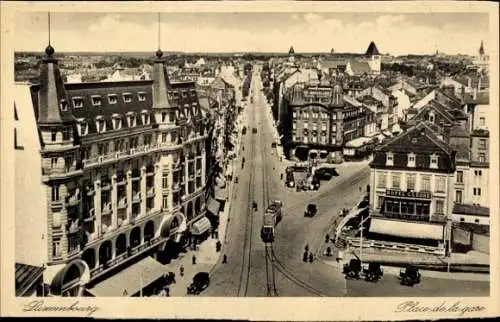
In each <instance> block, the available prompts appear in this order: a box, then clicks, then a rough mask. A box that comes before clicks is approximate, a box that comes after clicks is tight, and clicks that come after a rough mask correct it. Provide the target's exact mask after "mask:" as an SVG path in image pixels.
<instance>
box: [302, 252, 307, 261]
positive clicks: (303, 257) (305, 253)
mask: <svg viewBox="0 0 500 322" xmlns="http://www.w3.org/2000/svg"><path fill="white" fill-rule="evenodd" d="M308 255H309V254H308V253H307V251H305V252H304V255H302V261H303V262H304V263H307V256H308Z"/></svg>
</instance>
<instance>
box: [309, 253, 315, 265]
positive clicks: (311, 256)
mask: <svg viewBox="0 0 500 322" xmlns="http://www.w3.org/2000/svg"><path fill="white" fill-rule="evenodd" d="M313 259H314V258H313V254H312V253H309V263H312V262H313Z"/></svg>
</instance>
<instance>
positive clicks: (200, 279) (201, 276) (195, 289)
mask: <svg viewBox="0 0 500 322" xmlns="http://www.w3.org/2000/svg"><path fill="white" fill-rule="evenodd" d="M208 285H210V276H209V274H208V272H198V273H196V275H195V276H194V277H193V281H192V282H191V284H190V285H189V286H188V288H187V294H193V295H198V294H200V293H201V291H203V290H204V289H206V288H207V287H208Z"/></svg>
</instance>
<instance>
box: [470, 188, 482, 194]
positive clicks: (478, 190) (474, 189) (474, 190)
mask: <svg viewBox="0 0 500 322" xmlns="http://www.w3.org/2000/svg"><path fill="white" fill-rule="evenodd" d="M472 194H473V195H474V196H480V195H481V188H473V189H472Z"/></svg>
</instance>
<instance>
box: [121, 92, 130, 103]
mask: <svg viewBox="0 0 500 322" xmlns="http://www.w3.org/2000/svg"><path fill="white" fill-rule="evenodd" d="M123 101H124V102H125V103H130V102H132V94H130V93H125V94H123Z"/></svg>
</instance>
